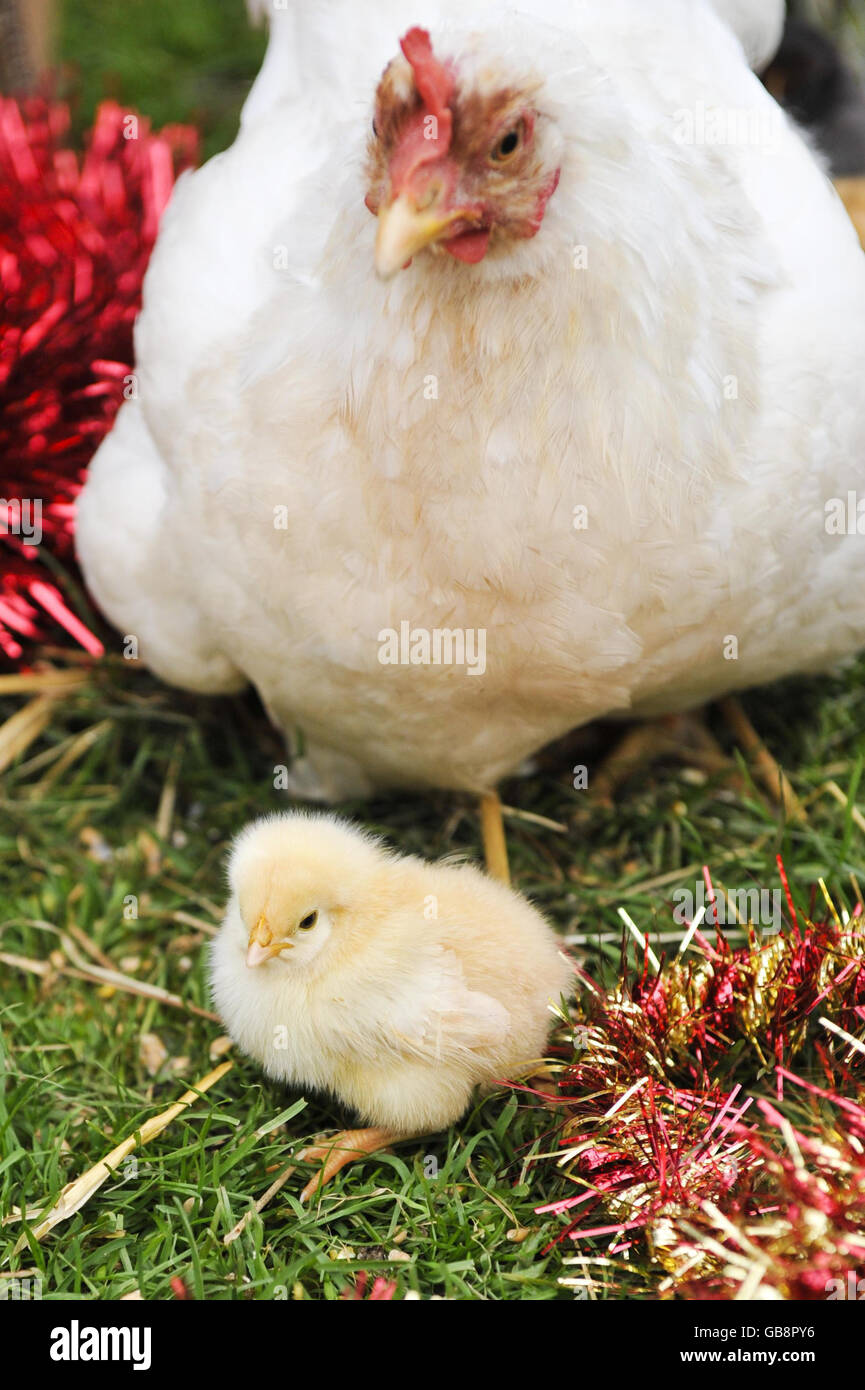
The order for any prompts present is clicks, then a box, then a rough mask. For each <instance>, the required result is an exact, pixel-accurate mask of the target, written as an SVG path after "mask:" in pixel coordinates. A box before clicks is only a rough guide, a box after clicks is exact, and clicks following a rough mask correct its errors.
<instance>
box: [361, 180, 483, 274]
mask: <svg viewBox="0 0 865 1390" xmlns="http://www.w3.org/2000/svg"><path fill="white" fill-rule="evenodd" d="M475 220H476V214H475V213H474V212H473V211H472V210H470V209H468V208H455V209H454V210H453V211H447V210H446V209H445V208H444V207H443V206H442V201H441V200H440V199H439V200H436V201H434V202H432V203H431V204H430V205H429V206H428V207H425V208H423V209H422V210H420V209H418V208H417V207H416V206H415V203H414V201H413V199H411V198H410V197H409V196H408V194H406V193H400V194H399V196H398V197H397V198H395V199H394V200H393V202H392V203H390V204H389V205H388V206H386V207H383V208H382V210H381V212H380V213H379V215H378V235H377V237H376V242H375V268H376V271H377V273H378V275H379V277H380V278H381V279H382V280H390V279H391V278H392V276H394V275H396V273H397V271H398V270H402V269H403V267H404V266H405V265H407V264H408V262H409V261H410V260H411V259H412V257H413V256H416V255H417V253H418V252H419V251H423V249H424V247H425V246H431V245H432V243H433V242H435V241H439V240H440V239H441V238H442V237H443V236H444V235H445V233H446V232H447V231H448V230H449V229H450V228H451V227H453V226H454V224H455V223H457V222H467V221H468V222H473V221H475Z"/></svg>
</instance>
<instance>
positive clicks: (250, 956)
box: [246, 914, 293, 970]
mask: <svg viewBox="0 0 865 1390" xmlns="http://www.w3.org/2000/svg"><path fill="white" fill-rule="evenodd" d="M292 949H293V943H292V942H291V941H274V939H273V932H272V931H271V929H270V924H269V923H268V920H267V918H266V917H265V916H264V915H263V914H262V916H261V917H259V919H258V921H257V922H256V924H255V926H254V927H253V928H252V931H251V932H250V933H249V949H248V950H247V952H246V964H247V965H248V966H249V968H250V970H253V969H254V968H255V967H256V966H257V965H263V964H264V962H265V961H266V960H271V959H272V958H273V956H278V955H279V953H280V951H290V950H292Z"/></svg>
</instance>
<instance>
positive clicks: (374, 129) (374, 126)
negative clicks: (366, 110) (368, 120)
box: [372, 116, 378, 140]
mask: <svg viewBox="0 0 865 1390" xmlns="http://www.w3.org/2000/svg"><path fill="white" fill-rule="evenodd" d="M372 133H373V136H374V138H375V139H376V140H377V139H378V121H377V120H376V118H375V116H373V118H372Z"/></svg>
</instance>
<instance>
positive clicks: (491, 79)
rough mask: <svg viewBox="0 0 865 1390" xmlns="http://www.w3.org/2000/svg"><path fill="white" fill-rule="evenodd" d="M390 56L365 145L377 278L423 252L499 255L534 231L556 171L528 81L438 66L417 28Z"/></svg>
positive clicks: (551, 140)
mask: <svg viewBox="0 0 865 1390" xmlns="http://www.w3.org/2000/svg"><path fill="white" fill-rule="evenodd" d="M400 47H401V50H402V53H401V56H399V57H397V58H395V59H394V60H393V62H392V63H391V64H390V65H389V67H388V68H387V69H386V70H385V73H384V76H383V77H382V79H381V82H380V83H379V87H378V92H377V93H376V101H375V118H374V122H373V133H372V137H371V140H370V146H369V164H368V174H369V191H368V193H367V196H366V205H367V207H368V208H369V210H370V212H372V213H374V214H376V215H377V216H378V219H379V228H378V238H377V241H376V269H377V271H378V273H379V275H380V276H382V278H384V279H389V278H390V277H391V276H392V275H394V274H396V272H397V271H398V270H400V269H401V268H402V267H403V266H405V265H407V263H408V262H410V261H411V259H412V257H413V256H416V255H417V254H418V253H419V252H420V251H423V250H424V249H426V248H429V249H430V250H432V251H434V252H438V253H440V254H449V255H451V256H453V257H455V258H456V259H457V260H459V261H463V262H465V263H466V264H468V265H477V264H478V263H479V262H480V261H482V260H483V259H484V258H485V257H486V256H487V254H488V253H494V254H497V255H503V254H507V251H508V250H509V249H513V248H514V247H515V246H516V245H519V244H522V243H524V242H525V241H526V240H527V239H529V238H531V237H534V236H536V235H537V233H538V232H539V231H540V229H541V226H542V224H543V221H544V216H545V214H546V211H547V204H548V203H549V200H550V198H551V197H552V195H553V194H554V193H555V191H556V188H557V186H558V182H559V176H560V172H561V138H560V136H559V135H558V132H557V131H556V129H555V127H554V124H553V122H552V121H551V120H549V119H548V118H547V117H546V116H545V115H544V114H543V113H542V111H540V110H539V109H538V106H537V99H538V94H539V88H540V84H539V82H538V81H536V80H535V81H533V80H531V79H525V78H523V79H520V78H517V77H514V78H512V79H511V78H509V75H508V73H507V71H506V70H505V69H504V68H498V67H496V66H495V65H494V64H491V65H486V66H483V65H480V64H478V63H477V61H476V60H475V61H468V60H467V61H465V62H461V61H460V59H459V58H454V59H444V60H443V59H441V58H439V57H437V56H436V54H435V52H434V51H433V45H432V41H431V39H430V36H429V34H428V33H427V31H426V30H425V29H410V30H409V32H408V33H407V34H406V35H405V37H404V38H403V39H402V41H401V44H400Z"/></svg>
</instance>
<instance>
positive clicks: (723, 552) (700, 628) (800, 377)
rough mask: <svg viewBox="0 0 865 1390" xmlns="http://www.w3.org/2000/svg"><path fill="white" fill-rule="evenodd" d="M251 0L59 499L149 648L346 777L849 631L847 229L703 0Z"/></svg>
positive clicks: (763, 660) (862, 465)
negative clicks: (249, 24) (131, 341)
mask: <svg viewBox="0 0 865 1390" xmlns="http://www.w3.org/2000/svg"><path fill="white" fill-rule="evenodd" d="M718 8H719V9H726V10H729V12H730V15H731V17H732V18H733V20H734V21H735V20H737V16H738V20H740V21H741V20H742V19H743V18H744V19H745V20H746V21H747V24H746V27H745V29H744V30H743V31H742V32H743V37H744V38H745V40H746V41H747V43H748V53H749V56H750V57H751V58H752V59H753V60H754V61H755V62H762V61H763V60H765V59H766V58H767V57H768V56H770V54H771V51H772V45H773V43H774V42H776V41H777V38H778V35H779V33H780V27H781V19H782V7H781V6H780V4H778V5H776V4H774V3H771V4H766V5H762V6H758V5H756V4H747V5H746V4H744V3H738V4H734V3H732V0H730V3H728V4H726V5H723V6H722V5H721V4H720V0H719V4H718ZM754 15H757V16H758V18H759V24H758V25H757V27H753V26H752V18H753V16H754ZM272 26H273V28H272V37H271V46H270V49H269V51H268V56H267V60H266V62H265V65H264V69H263V71H262V74H261V76H260V78H259V79H258V81H257V83H256V84H255V87H254V88H253V90H252V93H251V95H250V98H249V102H248V105H247V108H246V110H245V112H244V118H243V123H242V128H241V131H240V133H239V136H238V139H237V141H236V143H235V144H234V146H233V147H232V148H231V149H230V150H228V151H227V152H226V153H224V154H222V155H220V156H218V157H217V158H215V159H213V160H211V161H210V163H209V164H207V165H206V166H205V167H204V168H203V169H201V170H200V171H198V172H196V173H194V174H191V175H187V176H186V177H185V178H184V179H183V180H182V181H181V183H180V184H179V186H178V188H177V191H176V193H175V195H174V198H173V201H172V204H171V207H170V209H169V212H168V214H167V216H166V218H165V221H164V225H163V228H162V231H161V234H160V238H159V242H158V245H157V248H156V251H155V253H154V256H153V261H152V264H151V267H150V270H149V273H148V276H147V281H146V285H145V293H144V309H143V312H142V315H141V318H140V321H139V324H138V329H137V353H138V367H137V371H138V383H139V384H138V397H139V398H138V399H137V400H135V401H131V402H129V403H128V404H127V405H126V406H125V407H124V409H123V410H122V412H121V414H120V416H119V418H118V421H117V424H116V426H115V428H114V430H113V432H112V434H111V435H110V436H109V438H108V439H107V440H106V442H105V443H104V444H103V446H102V447H101V449H100V451H99V453H98V454H97V456H96V457H95V459H94V461H93V464H92V467H91V471H90V477H89V481H88V483H87V486H86V488H85V490H84V493H83V495H82V497H81V500H80V506H79V516H78V546H79V554H80V558H81V563H82V566H83V569H84V573H85V576H86V579H87V581H88V583H89V586H90V588H91V590H92V592H93V594H94V595H95V597H96V599H97V600H98V602H99V603H100V604H101V606H102V608H103V609H104V611H105V612H106V614H107V615H108V616H109V618H110V619H111V620H112V621H113V622H114V623H115V624H116V625H117V626H118V627H119V628H120V629H121V631H122V632H124V633H128V634H134V635H135V636H137V638H138V640H139V644H140V646H139V651H140V655H141V656H142V657H143V659H144V660H145V661H146V662H147V663H148V664H149V665H150V666H151V667H152V669H153V670H154V671H156V672H157V673H158V674H159V675H160V676H161V677H163V678H164V679H165V680H167V681H169V682H172V683H174V684H176V685H179V686H184V687H187V688H189V689H192V690H198V691H213V692H217V691H223V692H225V691H231V690H235V689H237V688H238V687H240V686H242V685H243V684H244V683H245V682H247V681H251V682H253V684H254V685H255V686H256V687H257V689H258V690H259V692H260V694H261V696H262V698H263V700H264V702H265V704H266V706H267V708H268V710H269V712H270V714H271V716H272V718H273V719H274V720H275V722H276V723H277V724H278V725H279V726H281V727H282V728H283V729H284V730H285V731H286V733H287V734H288V735H289V736H291V735H293V734H294V732H295V731H299V732H300V733H301V734H302V736H303V746H304V748H305V750H306V757H305V759H304V760H303V761H302V762H299V763H298V767H297V771H298V783H299V785H308V786H309V788H310V790H312V789H313V782H314V783H315V789H316V790H317V791H318V792H320V793H321V794H322V795H325V796H328V797H331V798H337V797H339V796H342V795H347V794H357V793H362V792H364V791H368V790H370V789H371V788H373V787H375V786H389V785H400V784H402V785H437V786H443V787H449V788H461V789H468V790H475V791H480V792H484V791H486V790H488V789H490V788H492V787H494V786H495V784H496V783H497V782H498V781H499V779H501V778H502V777H503V776H504V775H505V774H507V773H508V772H510V771H511V770H513V769H515V768H517V767H518V765H519V764H520V763H521V762H522V761H523V760H524V759H525V758H526V757H527V756H528V755H530V754H531V753H533V752H534V751H535V750H537V749H538V748H540V747H541V746H542V745H544V744H546V743H547V742H549V741H551V740H553V739H555V738H557V737H559V736H560V735H562V734H564V733H565V732H567V731H568V730H570V729H571V728H574V727H576V726H578V725H580V724H582V723H585V722H587V721H589V720H592V719H594V718H597V717H600V716H604V715H610V714H624V713H639V714H653V713H659V712H663V711H671V710H677V709H684V708H687V707H689V706H694V705H697V704H699V703H701V702H703V701H705V700H706V699H707V698H709V697H712V696H717V695H718V694H720V693H722V692H726V691H730V690H733V689H739V688H743V687H746V686H748V685H752V684H756V683H760V682H765V681H770V680H773V679H775V678H776V677H780V676H783V675H786V674H788V673H790V672H793V671H797V670H800V669H805V668H810V669H816V668H820V667H826V666H827V665H829V664H831V663H833V662H835V661H836V660H837V659H839V658H841V657H845V656H847V655H849V654H850V653H852V652H855V651H856V650H857V649H859V648H860V647H862V646H863V645H865V534H862V533H863V532H865V516H863V515H862V514H863V513H865V504H863V505H860V506H859V512H858V513H857V512H856V510H855V509H856V506H857V505H858V500H859V499H862V498H863V497H865V391H863V387H862V381H863V368H865V258H863V256H862V253H861V251H860V249H859V246H858V243H857V241H856V237H855V235H854V232H853V229H852V227H851V225H850V223H849V221H848V219H847V217H846V215H845V213H844V210H843V208H842V206H841V204H840V202H839V200H838V198H837V197H836V195H835V193H834V191H833V190H832V188H831V186H830V184H829V183H828V181H827V179H826V178H825V176H824V174H823V173H822V171H821V170H820V169H819V168H818V166H817V164H816V162H815V160H814V158H813V157H812V155H811V153H810V151H809V150H808V149H807V148H806V146H805V144H804V143H803V141H802V139H801V138H800V136H799V135H798V134H797V132H796V131H795V129H794V128H793V127H792V126H791V125H790V123H789V122H788V121H787V119H786V118H785V117H784V115H783V114H782V113H781V111H780V109H779V108H778V107H777V105H776V104H775V102H774V101H773V100H772V98H771V97H770V96H769V95H768V94H767V93H766V92H765V91H764V90H763V89H762V87H761V86H760V84H759V82H758V80H757V78H756V77H755V76H754V75H753V74H752V72H751V71H750V69H749V66H748V63H747V62H746V60H745V56H744V53H743V48H742V45H741V44H740V42H739V40H738V38H737V37H736V36H735V35H734V33H733V32H731V30H730V28H729V27H728V26H727V24H726V23H725V22H724V20H723V19H722V18H720V17H719V15H718V14H717V13H716V12H715V10H713V8H712V6H711V5H710V4H709V3H708V0H653V3H652V4H646V3H645V0H520V4H519V9H518V10H510V9H506V8H504V7H503V6H502V5H501V4H500V3H496V4H491V3H484V0H369V3H363V2H362V0H321V2H320V3H317V4H316V5H314V6H308V5H301V4H300V3H297V4H295V5H293V6H292V8H291V9H290V10H289V11H288V12H285V11H277V12H276V13H275V14H274V15H272ZM420 26H423V28H421V27H420ZM401 41H402V42H401ZM383 71H384V76H383V77H382V72H383ZM373 122H374V127H373ZM425 137H428V138H425ZM371 211H373V212H376V213H377V219H376V218H374V217H373V216H372V215H371ZM409 261H410V262H411V264H410V265H407V266H406V263H408V262H409ZM403 266H406V268H402V267H403ZM377 270H378V273H376V272H377ZM839 507H843V509H844V515H845V517H846V518H847V520H846V521H845V522H844V524H843V526H842V525H839V524H838V522H837V515H838V508H839ZM833 508H834V511H833V510H832V509H833ZM851 509H852V510H851ZM857 515H858V516H859V517H860V518H861V519H860V520H859V521H858V523H857ZM830 516H833V517H835V522H834V523H832V522H831V521H830V520H827V517H830ZM839 531H843V534H839ZM442 633H444V634H446V636H445V637H441V636H440V635H441V634H442ZM406 634H408V637H406ZM424 634H425V635H426V636H424ZM436 634H439V646H438V648H437V649H436V647H435V645H434V643H435V641H436V640H437V639H436ZM395 636H396V637H397V638H398V643H397V647H398V649H399V650H398V651H397V648H394V646H393V641H394V637H395ZM461 641H462V642H463V644H466V643H467V644H468V646H469V648H470V649H471V650H472V651H473V652H474V653H475V656H476V660H475V661H474V664H473V665H470V664H469V662H468V660H466V661H464V662H463V663H462V664H457V661H458V658H459V656H460V650H461V648H460V642H461ZM483 644H485V648H484V650H483V660H481V659H480V653H481V648H482V646H483ZM436 650H437V652H438V655H439V656H440V657H442V664H435V661H434V657H433V656H432V655H431V653H434V652H435V651H436ZM395 651H396V652H397V654H396V657H395V659H394V660H393V664H390V663H391V659H392V657H393V656H394V652H395ZM448 656H449V657H450V658H451V660H450V662H448V661H447V659H446V658H447V657H448ZM413 663H414V664H413ZM307 773H308V774H310V778H309V782H308V783H304V781H303V777H304V775H306V774H307Z"/></svg>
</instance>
